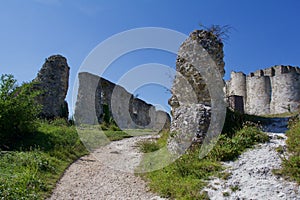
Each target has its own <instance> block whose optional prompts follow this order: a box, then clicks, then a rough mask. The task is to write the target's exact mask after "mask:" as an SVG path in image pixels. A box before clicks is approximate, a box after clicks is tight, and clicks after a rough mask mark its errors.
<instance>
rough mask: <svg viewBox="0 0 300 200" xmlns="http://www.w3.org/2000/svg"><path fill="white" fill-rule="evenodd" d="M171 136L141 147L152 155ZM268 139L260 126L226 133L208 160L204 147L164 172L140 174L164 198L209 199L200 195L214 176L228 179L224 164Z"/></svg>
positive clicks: (186, 155)
mask: <svg viewBox="0 0 300 200" xmlns="http://www.w3.org/2000/svg"><path fill="white" fill-rule="evenodd" d="M167 136H168V135H167V134H166V133H164V134H163V136H162V137H161V138H160V139H158V140H157V142H147V141H146V142H145V143H144V144H141V145H140V146H141V148H142V150H143V151H144V152H151V151H153V150H156V149H157V148H158V147H161V145H165V144H166V138H167ZM268 140H269V137H268V136H267V135H266V134H264V133H262V132H260V131H259V130H258V128H257V127H252V126H246V127H244V128H242V129H241V130H239V131H237V132H236V133H234V134H232V133H230V134H229V135H226V134H222V135H221V136H220V139H219V140H218V142H217V144H216V145H215V147H214V148H213V150H212V151H211V152H210V153H209V154H208V155H207V156H206V157H205V158H204V159H199V149H200V148H199V147H197V146H196V147H193V148H191V149H189V150H188V151H187V153H186V154H184V155H182V156H181V157H180V158H179V159H177V160H176V161H175V162H173V163H172V164H170V165H168V166H166V167H164V168H163V169H160V170H156V171H152V172H148V173H145V174H140V175H141V176H142V177H143V178H144V179H145V180H147V181H148V182H149V186H150V188H151V190H152V191H154V192H157V193H159V194H160V195H161V196H162V197H166V198H170V199H178V200H180V199H185V200H186V199H208V196H207V194H206V193H205V192H202V193H200V191H201V189H202V188H204V187H205V186H206V184H207V180H208V179H209V178H210V177H211V176H218V177H223V176H228V175H227V174H224V173H223V172H222V171H223V169H224V168H223V167H222V164H221V161H227V160H233V159H236V158H237V157H238V156H239V155H240V154H241V153H242V152H244V151H245V150H246V149H247V148H251V147H253V145H255V144H257V143H259V142H266V141H268ZM143 159H147V157H146V156H145V157H144V158H143ZM141 163H143V161H142V162H141Z"/></svg>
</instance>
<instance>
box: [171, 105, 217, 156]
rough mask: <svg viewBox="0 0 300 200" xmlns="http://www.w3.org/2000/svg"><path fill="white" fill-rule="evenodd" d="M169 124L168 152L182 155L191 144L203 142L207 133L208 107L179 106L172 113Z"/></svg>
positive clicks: (209, 117) (209, 113) (209, 114)
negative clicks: (170, 136)
mask: <svg viewBox="0 0 300 200" xmlns="http://www.w3.org/2000/svg"><path fill="white" fill-rule="evenodd" d="M173 118H174V120H173V121H172V122H171V130H170V131H171V135H173V137H172V138H171V140H170V141H169V150H171V152H173V153H177V154H182V153H184V151H185V150H186V149H188V148H189V146H190V145H191V144H192V142H201V141H203V139H204V137H205V134H206V133H207V130H208V127H209V124H210V119H211V111H210V107H208V106H204V105H203V104H190V105H181V106H180V107H179V108H177V109H175V111H174V113H173Z"/></svg>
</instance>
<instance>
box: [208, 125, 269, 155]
mask: <svg viewBox="0 0 300 200" xmlns="http://www.w3.org/2000/svg"><path fill="white" fill-rule="evenodd" d="M269 140H270V139H269V136H268V135H267V134H266V133H263V132H261V131H260V130H259V129H258V128H257V127H255V126H245V127H244V128H243V129H241V130H239V131H237V132H236V133H235V134H234V135H233V136H232V137H228V136H227V135H224V134H222V135H220V137H219V140H218V142H217V144H216V146H215V147H214V148H213V150H212V151H211V152H209V154H208V157H209V158H210V159H212V160H216V161H230V160H235V159H237V158H238V156H239V155H241V154H242V153H243V152H244V151H245V150H246V149H247V148H251V147H253V146H254V145H255V144H258V143H264V142H268V141H269Z"/></svg>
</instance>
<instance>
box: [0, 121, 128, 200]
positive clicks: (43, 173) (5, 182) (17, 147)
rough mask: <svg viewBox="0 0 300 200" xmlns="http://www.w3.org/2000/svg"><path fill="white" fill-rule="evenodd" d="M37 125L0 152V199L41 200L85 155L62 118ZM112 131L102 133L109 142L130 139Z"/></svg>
mask: <svg viewBox="0 0 300 200" xmlns="http://www.w3.org/2000/svg"><path fill="white" fill-rule="evenodd" d="M39 124H40V126H39V128H38V131H37V132H36V133H34V134H32V135H31V136H30V137H27V138H25V139H23V140H21V141H18V142H17V143H15V144H14V145H13V146H12V147H11V149H10V151H5V152H1V153H0V174H1V176H0V199H30V200H31V199H44V198H45V197H47V196H49V195H50V194H51V191H52V190H53V189H54V187H55V184H56V182H57V181H58V180H59V178H60V177H61V176H62V174H63V173H64V171H65V170H66V168H67V167H68V166H69V165H70V164H71V163H72V162H74V161H75V160H76V159H78V158H79V157H81V156H83V155H85V154H88V151H87V150H86V148H85V146H84V145H83V144H82V143H81V141H80V140H79V137H78V134H77V131H76V128H75V127H74V126H68V125H67V123H66V122H65V121H64V120H62V119H58V120H55V121H53V122H51V123H49V122H45V121H44V122H41V121H40V122H39ZM112 129H113V127H112V128H111V127H110V129H108V130H105V131H104V133H105V134H106V136H107V138H108V139H110V140H120V139H122V138H126V137H130V136H129V135H128V134H126V133H124V132H122V131H119V130H112Z"/></svg>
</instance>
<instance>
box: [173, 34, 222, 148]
mask: <svg viewBox="0 0 300 200" xmlns="http://www.w3.org/2000/svg"><path fill="white" fill-rule="evenodd" d="M195 46H196V47H199V48H194V47H195ZM205 51H206V52H205ZM208 57H210V58H209V59H208ZM223 57H224V54H223V44H222V42H221V41H220V39H218V38H217V37H216V36H215V35H214V34H213V33H212V32H209V31H205V30H196V31H193V32H192V33H191V34H190V36H189V37H188V38H187V39H186V40H185V41H184V42H183V44H182V45H181V46H180V49H179V51H178V56H177V60H176V71H177V72H178V73H177V74H176V76H175V80H174V82H173V86H172V89H171V91H172V97H171V98H170V100H169V104H170V106H171V107H172V116H173V118H172V123H171V131H172V132H174V133H175V138H173V139H170V140H169V142H168V148H169V149H170V150H171V151H173V152H174V151H175V153H179V154H180V153H182V151H183V150H184V149H187V148H188V146H186V145H190V144H191V142H192V141H193V140H194V141H197V142H202V140H203V138H204V137H205V136H206V133H207V130H208V127H209V124H210V118H211V114H210V112H211V111H210V110H211V109H210V106H211V105H212V102H211V95H210V93H209V90H208V85H207V79H208V78H211V77H212V76H211V72H212V71H213V70H211V69H210V67H214V70H215V71H217V72H219V73H220V76H221V77H223V76H224V73H225V71H224V61H223ZM191 59H194V60H200V61H201V65H202V66H199V67H201V68H203V69H205V70H204V71H205V73H206V74H205V76H204V74H201V73H200V72H199V71H198V70H197V69H196V67H194V66H193V65H192V64H191V62H190V61H191ZM212 62H214V63H213V65H212V64H211V63H212ZM215 68H217V69H215ZM223 98H224V97H223ZM222 100H223V99H222ZM189 141H190V142H189Z"/></svg>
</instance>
